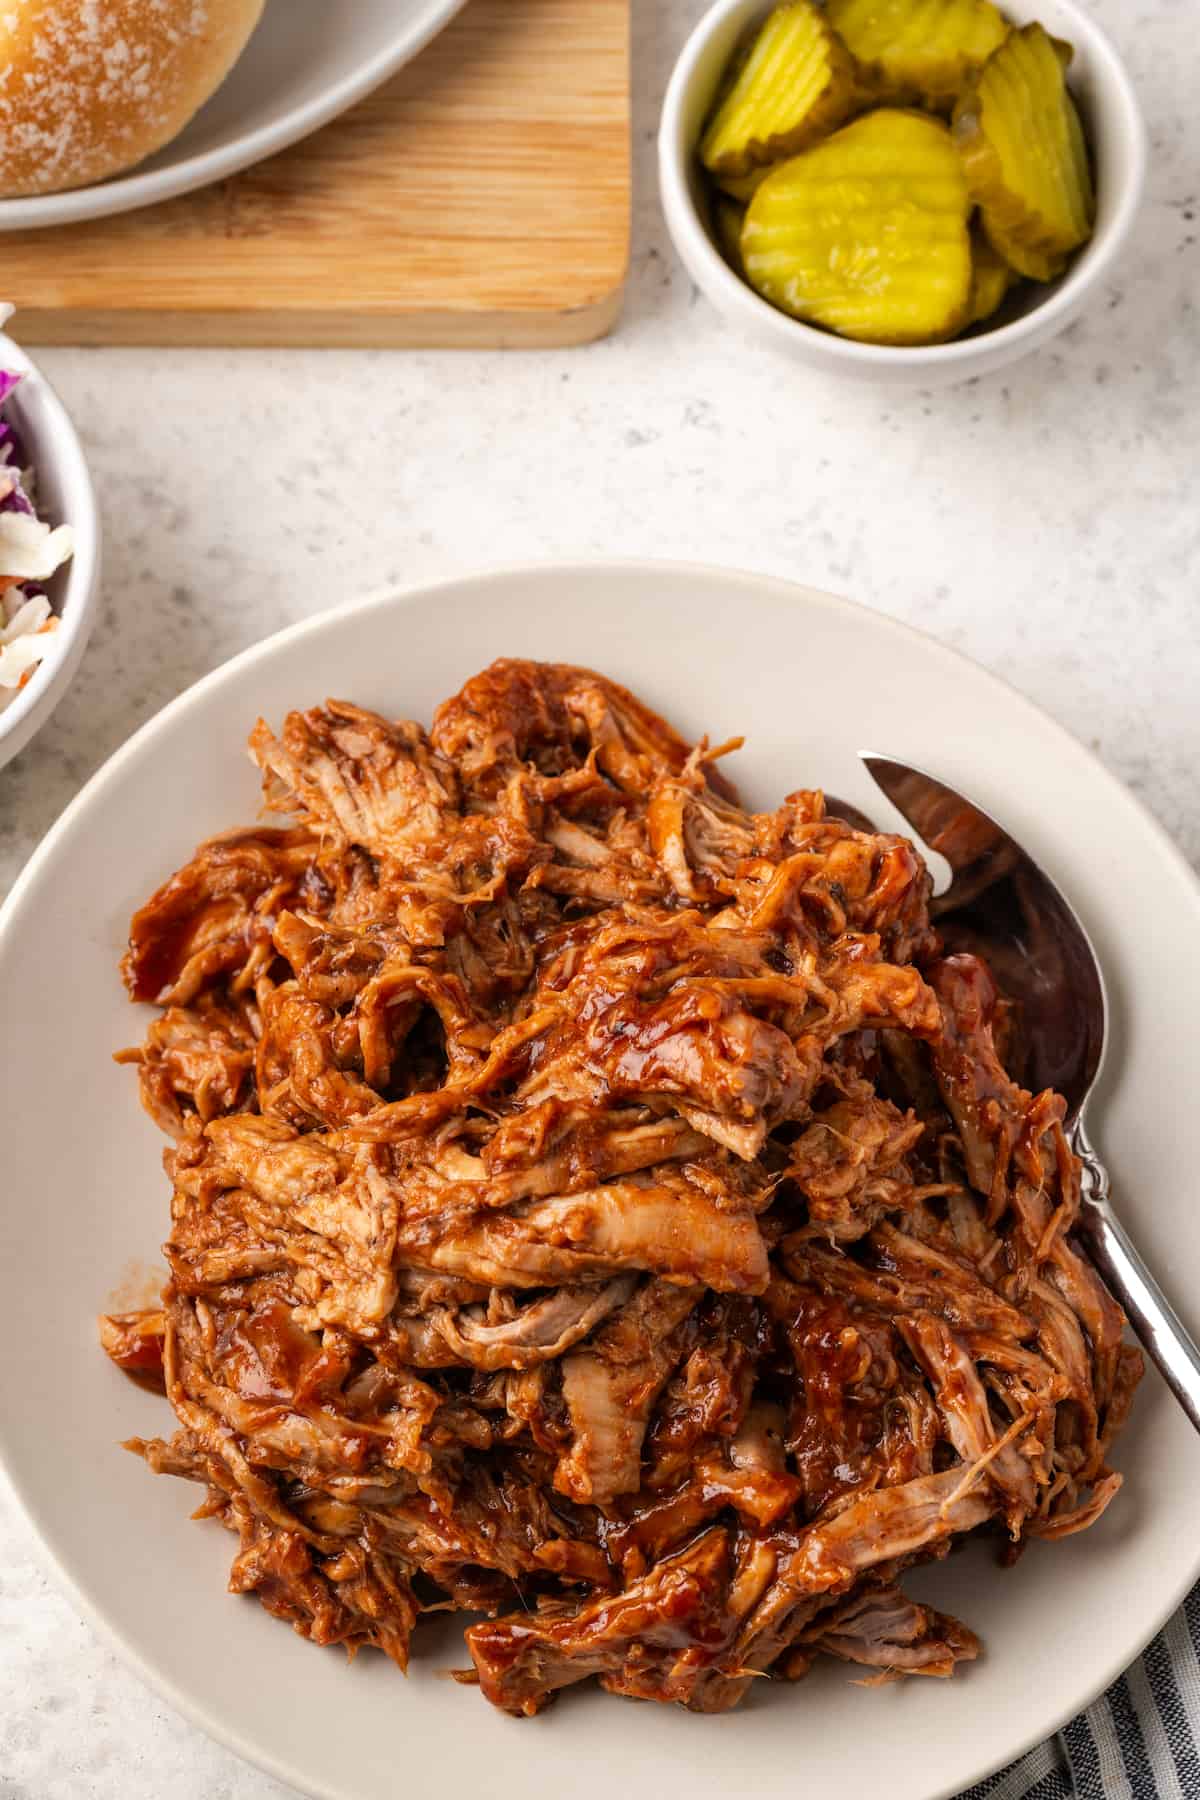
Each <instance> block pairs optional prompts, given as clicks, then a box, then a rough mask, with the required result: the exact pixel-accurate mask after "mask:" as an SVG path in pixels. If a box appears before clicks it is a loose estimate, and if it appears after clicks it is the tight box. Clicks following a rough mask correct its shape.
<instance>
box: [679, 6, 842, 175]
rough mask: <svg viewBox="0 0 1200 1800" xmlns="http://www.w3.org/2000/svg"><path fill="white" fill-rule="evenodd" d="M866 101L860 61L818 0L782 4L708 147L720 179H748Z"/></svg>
mask: <svg viewBox="0 0 1200 1800" xmlns="http://www.w3.org/2000/svg"><path fill="white" fill-rule="evenodd" d="M858 97H859V88H858V82H857V79H856V72H855V67H854V59H853V58H852V57H851V55H850V53H849V51H848V50H847V49H846V47H845V45H844V44H843V43H842V41H841V39H840V38H839V37H837V36H836V35H835V33H834V32H833V31H832V30H831V29H830V26H829V22H828V20H827V19H826V17H825V14H824V13H823V12H822V11H821V10H820V9H819V8H818V7H816V6H814V5H813V4H812V0H789V4H788V5H786V6H777V7H776V8H775V11H774V12H773V13H771V14H770V15H769V16H768V18H767V20H766V23H765V24H764V25H763V26H762V28H761V30H760V31H759V33H758V35H757V36H756V37H755V38H754V40H753V42H752V43H751V45H750V48H749V51H748V52H747V54H746V56H745V60H744V61H742V62H741V63H740V65H739V66H738V69H737V73H736V75H735V76H734V78H733V82H732V84H731V86H730V87H729V89H728V91H727V92H726V93H725V94H724V95H723V96H722V98H721V99H720V101H719V102H718V104H717V108H716V111H715V112H714V113H713V116H712V118H711V120H710V121H709V124H708V127H707V129H706V130H705V133H704V136H703V138H702V139H701V143H700V160H701V162H702V163H703V164H704V166H705V167H706V168H707V169H711V171H712V172H713V174H714V175H745V174H746V173H747V172H748V171H749V170H750V169H752V168H754V167H756V166H757V165H758V164H760V163H769V162H773V161H776V160H777V159H778V158H779V157H781V156H788V155H790V154H791V153H792V152H793V151H796V150H800V149H802V148H803V147H804V145H805V144H810V143H812V142H813V141H814V140H815V139H816V138H819V137H822V136H823V135H824V134H825V133H826V132H827V131H832V130H833V128H834V126H836V125H840V124H841V122H842V120H843V119H845V118H846V117H847V116H848V114H849V113H850V112H851V111H852V110H853V108H854V106H855V105H856V104H857V101H858Z"/></svg>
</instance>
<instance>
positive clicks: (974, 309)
mask: <svg viewBox="0 0 1200 1800" xmlns="http://www.w3.org/2000/svg"><path fill="white" fill-rule="evenodd" d="M1016 280H1017V275H1016V273H1015V272H1014V271H1013V270H1012V269H1010V268H1009V266H1008V264H1007V263H1006V262H1005V260H1004V258H1003V257H1002V256H1001V255H1000V254H999V252H998V251H997V250H996V249H995V247H994V246H993V245H992V244H991V243H990V241H989V240H988V238H987V236H986V234H985V233H984V232H983V231H981V230H980V229H979V228H978V227H976V228H975V229H974V230H973V231H972V233H971V293H970V296H969V298H968V301H967V324H968V325H978V324H979V323H980V322H981V321H982V320H984V319H990V318H991V316H992V314H993V313H994V312H995V311H996V309H997V308H998V307H999V306H1000V304H1001V302H1002V301H1003V299H1004V296H1005V295H1006V294H1007V293H1008V290H1009V288H1011V287H1012V285H1013V282H1014V281H1016Z"/></svg>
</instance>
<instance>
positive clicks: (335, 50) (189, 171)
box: [0, 0, 464, 231]
mask: <svg viewBox="0 0 1200 1800" xmlns="http://www.w3.org/2000/svg"><path fill="white" fill-rule="evenodd" d="M463 4H464V0H267V8H266V11H265V13H264V14H263V17H262V20H261V22H260V24H259V26H258V28H257V30H256V31H255V33H254V36H253V37H252V38H251V39H250V42H249V44H248V45H247V46H246V50H245V53H244V55H243V56H242V57H241V59H240V60H239V62H238V64H237V66H236V67H235V68H234V70H233V71H232V73H231V74H230V75H229V77H228V79H227V80H226V81H225V82H224V83H223V84H222V86H221V87H220V88H219V89H218V91H217V92H216V93H215V94H214V95H213V97H212V99H211V100H210V101H209V102H208V104H207V105H206V106H203V107H201V109H200V111H199V112H198V113H197V114H196V116H195V118H194V119H193V120H192V121H191V123H190V124H189V125H188V126H187V128H186V129H185V130H184V131H182V132H181V133H180V135H179V136H178V137H177V138H175V139H174V140H173V141H172V142H171V143H169V144H168V145H167V146H166V147H165V149H162V150H160V151H159V152H158V153H157V155H155V156H152V157H150V158H149V160H148V161H146V162H144V163H140V164H139V165H138V167H137V168H136V169H133V170H131V171H130V173H129V174H128V175H118V176H116V177H115V178H114V179H113V180H112V181H103V182H98V183H96V184H95V185H94V186H92V187H84V188H75V189H73V190H72V191H71V192H69V193H65V194H39V195H36V196H33V197H31V198H28V199H18V200H3V199H0V231H25V230H28V229H29V228H30V227H31V226H41V225H69V224H73V223H75V222H76V221H78V220H81V219H102V218H104V217H105V216H106V215H108V214H109V213H120V212H131V211H132V210H133V209H134V208H135V207H138V206H150V205H152V204H153V203H154V202H155V201H158V200H170V199H171V198H172V197H173V196H174V195H176V194H187V193H190V192H191V190H192V189H193V188H198V187H205V186H207V184H208V183H209V182H210V181H222V180H224V178H225V177H226V176H227V175H233V174H236V172H237V171H238V170H239V169H245V168H248V167H249V166H250V164H251V163H256V162H260V161H261V160H262V158H263V157H264V156H273V155H274V154H275V152H276V151H277V150H284V149H286V147H287V146H288V145H289V144H294V143H295V142H296V141H297V140H298V139H299V138H302V137H307V136H308V134H309V132H310V131H316V130H317V129H318V127H319V126H321V125H325V124H327V123H328V121H329V120H330V119H333V118H336V117H337V115H338V113H340V112H345V110H346V108H347V107H348V106H353V105H354V103H355V101H357V100H361V99H362V98H363V96H364V94H369V93H370V92H371V90H372V88H376V87H378V86H379V84H380V82H381V81H386V80H387V78H388V76H389V75H394V74H395V72H396V70H397V69H399V68H402V67H403V65H404V64H405V63H406V62H409V61H410V60H411V58H412V57H414V56H415V55H416V54H417V52H418V50H422V49H424V47H425V45H426V44H427V43H428V42H429V40H430V38H432V37H434V36H435V35H436V34H437V33H438V32H439V31H440V30H441V29H442V27H443V26H444V25H448V24H449V22H450V20H451V19H452V18H453V17H454V15H455V13H456V12H458V11H459V9H460V7H461V6H462V5H463Z"/></svg>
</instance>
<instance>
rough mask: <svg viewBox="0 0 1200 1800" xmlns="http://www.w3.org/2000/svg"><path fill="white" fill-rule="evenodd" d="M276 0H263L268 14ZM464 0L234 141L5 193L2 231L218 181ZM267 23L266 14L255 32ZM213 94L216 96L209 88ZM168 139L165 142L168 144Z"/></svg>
mask: <svg viewBox="0 0 1200 1800" xmlns="http://www.w3.org/2000/svg"><path fill="white" fill-rule="evenodd" d="M269 3H270V0H264V7H263V16H265V14H266V8H267V5H269ZM465 5H466V0H426V10H425V11H424V12H423V13H422V14H421V15H419V16H418V18H417V20H416V21H415V23H414V21H413V20H412V19H411V18H410V19H409V20H408V21H407V22H405V21H403V20H402V21H401V22H400V24H399V25H398V26H397V27H396V29H395V31H394V33H393V36H392V39H391V41H390V43H389V44H388V45H387V47H386V48H385V49H383V50H379V51H377V52H376V53H375V54H374V55H373V56H371V57H368V58H367V59H366V60H365V61H364V62H363V63H362V64H361V66H360V67H359V68H358V69H357V70H355V71H354V72H353V73H351V74H349V75H347V76H345V77H344V78H343V79H342V80H341V81H339V82H335V83H334V84H333V86H331V87H325V88H322V89H321V90H320V92H318V93H317V94H315V95H314V96H313V97H312V98H311V99H310V100H304V101H301V102H299V103H298V104H297V105H295V106H293V107H291V108H290V109H289V110H288V111H287V112H285V113H283V114H282V115H281V116H280V117H279V118H276V119H274V120H273V121H271V122H269V123H267V124H264V125H260V126H258V128H257V129H256V130H254V131H250V132H244V133H242V134H241V135H239V136H238V137H236V138H234V139H233V141H232V142H231V143H228V144H223V145H219V146H218V147H217V148H215V149H212V150H200V151H197V152H196V153H195V154H194V155H192V156H185V157H184V158H183V159H182V160H181V161H179V162H170V163H167V164H166V165H165V166H164V167H162V168H157V169H144V170H139V168H137V167H135V168H134V169H132V170H130V171H129V172H128V173H127V174H124V175H116V176H112V177H110V178H109V179H108V180H107V181H93V182H89V183H88V184H87V185H86V186H85V187H77V188H65V189H63V190H62V191H61V192H59V193H52V194H18V195H13V196H10V197H8V198H4V197H3V196H0V233H3V232H6V231H31V230H42V229H45V228H46V227H47V226H52V225H69V224H78V223H82V222H84V221H85V220H90V219H103V218H108V217H110V216H111V215H112V214H114V213H123V212H133V211H135V210H136V209H137V208H138V207H140V206H152V205H154V204H155V203H156V202H157V201H160V200H168V199H173V198H175V197H176V196H177V195H179V194H189V193H192V192H194V190H195V189H196V188H200V187H207V186H208V185H209V184H210V183H212V182H214V181H220V180H223V179H224V178H225V177H226V176H228V175H236V174H237V173H238V171H239V170H241V169H247V168H249V167H250V166H251V165H252V164H253V163H257V162H262V161H263V159H264V158H265V157H268V156H273V155H275V153H276V152H277V151H279V150H286V149H287V148H288V146H289V145H291V144H295V143H298V142H299V141H300V139H301V138H305V137H308V136H310V135H311V133H312V132H314V131H319V130H320V128H321V126H322V125H327V124H328V123H329V122H330V120H331V119H335V118H337V116H338V115H339V113H343V112H345V111H347V110H348V108H350V107H351V106H354V105H356V104H357V102H358V101H359V100H362V99H364V98H365V97H366V95H367V94H369V93H371V92H372V90H373V89H375V88H377V87H379V86H380V85H381V84H382V83H383V82H385V81H386V80H387V79H388V77H389V76H390V75H394V74H395V73H396V72H397V70H399V69H401V68H403V67H404V65H405V63H407V62H410V61H411V60H412V58H413V57H414V56H416V55H418V54H419V52H420V51H422V50H423V49H424V48H425V46H426V44H428V43H429V42H430V41H431V40H432V39H433V38H435V37H436V36H437V34H438V33H439V32H440V31H442V30H443V29H444V28H445V26H447V25H448V24H449V23H450V21H451V19H453V17H454V15H455V14H456V13H457V12H459V11H460V10H461V8H462V7H463V6H465ZM261 27H262V18H261V17H260V19H259V21H258V24H257V25H256V26H255V31H258V30H260V29H261ZM210 98H211V95H210ZM168 148H169V146H168V145H164V146H163V149H168Z"/></svg>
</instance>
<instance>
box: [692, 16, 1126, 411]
mask: <svg viewBox="0 0 1200 1800" xmlns="http://www.w3.org/2000/svg"><path fill="white" fill-rule="evenodd" d="M1145 168H1146V135H1145V128H1144V125H1143V123H1142V118H1141V114H1140V111H1139V108H1138V103H1137V99H1136V96H1135V94H1134V91H1133V88H1132V85H1131V83H1130V80H1129V77H1128V75H1127V74H1126V72H1125V70H1124V68H1123V66H1122V64H1121V61H1120V58H1119V57H1118V55H1117V52H1116V51H1115V49H1114V48H1113V46H1112V44H1111V42H1110V41H1109V39H1108V38H1107V37H1106V35H1105V34H1104V32H1103V31H1102V30H1101V29H1100V27H1099V26H1098V25H1096V23H1095V22H1094V20H1093V19H1092V18H1091V17H1090V15H1089V14H1087V13H1085V12H1083V11H1082V10H1081V9H1080V8H1079V7H1078V6H1076V5H1075V4H1073V0H1003V3H999V0H782V3H780V0H776V3H775V4H769V3H766V0H717V4H716V5H714V6H712V7H711V8H710V9H709V11H708V12H707V13H706V14H705V15H704V17H703V18H702V19H701V21H700V23H699V24H698V25H697V27H696V28H695V30H694V31H693V33H692V35H691V37H690V38H689V39H688V42H687V43H686V45H685V46H684V49H683V52H682V54H681V56H680V58H679V61H678V63H677V64H676V67H675V71H674V73H673V75H672V78H671V82H670V84H669V87H668V90H667V95H666V99H665V101H664V105H663V116H662V124H661V128H660V132H659V171H660V181H661V186H662V196H663V205H664V209H665V212H666V217H667V223H668V226H669V228H670V231H671V235H672V238H673V239H674V242H675V246H676V249H677V250H678V252H679V254H680V256H681V258H682V260H683V262H684V264H685V266H686V267H687V269H688V272H689V273H690V275H691V276H692V277H693V279H694V280H695V282H696V283H697V285H698V286H699V287H700V288H701V289H702V290H703V291H704V292H705V293H706V294H707V295H708V297H709V298H710V299H711V300H712V301H713V302H714V303H715V304H716V305H717V306H718V307H720V308H721V310H722V311H723V312H725V313H726V314H727V315H729V316H730V317H731V318H732V319H734V320H736V321H737V322H739V323H741V324H742V325H744V326H746V327H748V328H749V329H750V330H751V331H752V332H753V333H754V334H755V335H756V336H758V337H759V338H766V339H768V340H770V341H771V342H773V343H775V344H777V345H779V346H781V347H782V348H784V349H785V350H788V351H789V352H790V353H791V354H792V355H793V356H795V357H796V358H797V359H799V360H801V361H804V362H808V363H811V364H814V365H816V366H817V367H823V368H826V369H830V370H835V371H836V370H841V371H843V372H846V373H849V374H853V375H859V376H865V377H868V378H873V379H876V380H892V381H901V382H905V381H907V382H913V383H919V384H922V385H924V384H930V383H933V382H937V381H946V380H956V379H964V378H967V377H970V376H976V375H981V374H984V373H986V372H988V371H989V370H992V369H996V368H999V367H1000V366H1002V365H1003V364H1005V363H1008V362H1011V361H1012V360H1014V359H1015V358H1016V357H1018V356H1020V355H1023V354H1024V353H1025V352H1026V351H1028V350H1031V349H1033V348H1035V347H1036V346H1037V345H1039V344H1041V343H1044V342H1045V341H1046V339H1047V338H1049V337H1051V336H1052V335H1053V334H1054V333H1055V332H1058V331H1061V330H1062V329H1063V328H1064V326H1066V325H1067V324H1069V323H1070V321H1071V320H1072V319H1073V318H1075V317H1076V315H1077V314H1078V313H1079V311H1080V309H1081V308H1082V307H1083V306H1084V305H1085V304H1086V302H1087V301H1088V299H1089V297H1090V296H1092V295H1094V294H1095V293H1096V292H1097V290H1098V289H1099V288H1100V287H1101V286H1102V284H1103V282H1104V280H1105V278H1106V276H1107V275H1108V273H1109V272H1110V271H1111V269H1112V266H1113V264H1114V262H1115V259H1116V257H1117V256H1118V254H1119V252H1120V250H1121V248H1122V245H1123V244H1124V242H1125V241H1126V239H1127V237H1128V235H1129V230H1130V227H1131V225H1132V222H1133V219H1134V216H1135V213H1136V211H1137V206H1138V202H1139V200H1140V197H1141V191H1142V187H1143V184H1144V179H1145Z"/></svg>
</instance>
